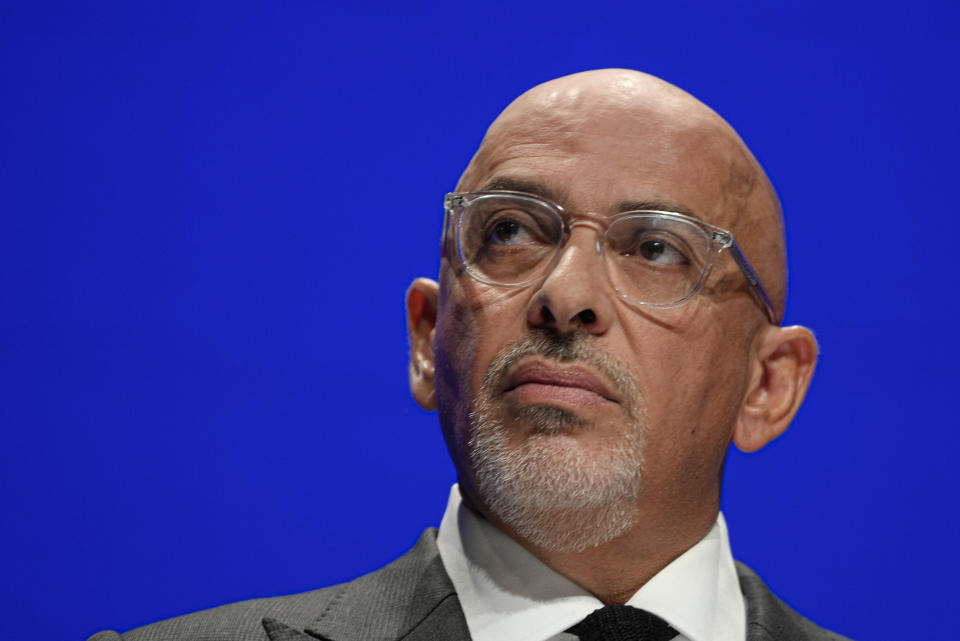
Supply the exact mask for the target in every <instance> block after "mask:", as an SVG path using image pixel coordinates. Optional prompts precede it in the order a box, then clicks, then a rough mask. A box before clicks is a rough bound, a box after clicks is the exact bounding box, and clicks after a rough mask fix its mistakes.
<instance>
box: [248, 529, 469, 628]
mask: <svg viewBox="0 0 960 641" xmlns="http://www.w3.org/2000/svg"><path fill="white" fill-rule="evenodd" d="M436 535H437V532H436V530H435V529H430V530H427V531H426V532H424V533H423V535H422V536H421V537H420V540H419V541H418V542H417V545H415V546H414V548H413V549H412V550H410V551H409V552H408V553H407V554H405V555H403V556H402V557H400V558H399V559H397V560H396V561H394V562H393V563H391V564H390V565H388V566H387V567H385V568H383V569H382V570H378V571H376V572H373V573H371V574H368V575H366V576H363V577H360V578H359V579H357V580H356V581H353V582H351V583H348V584H346V585H344V586H342V588H341V590H340V592H339V593H338V594H337V595H335V596H334V597H333V599H332V600H331V602H330V605H329V606H328V607H327V608H326V609H325V610H324V611H323V612H322V613H321V614H320V615H319V616H317V617H316V618H315V619H314V620H313V622H311V623H310V625H309V626H307V628H306V633H307V634H309V635H311V636H310V637H295V636H291V637H284V636H277V637H276V638H274V637H273V636H271V641H293V640H294V639H296V640H297V641H300V640H301V639H311V641H313V639H324V640H329V641H398V640H400V639H403V640H404V641H415V640H416V641H419V640H424V641H425V640H426V639H451V640H454V641H469V639H470V634H469V632H468V631H467V624H466V620H465V619H464V618H463V610H461V608H460V601H459V600H458V599H457V595H456V593H455V592H454V590H453V584H452V583H451V582H450V579H449V577H448V576H447V573H446V571H445V570H444V569H443V563H442V562H441V561H440V555H439V553H438V552H437V544H436ZM266 625H267V624H266V621H265V622H264V628H265V629H266ZM288 629H289V628H288ZM267 633H268V634H271V632H270V630H267ZM280 633H281V631H280V630H279V629H278V630H277V632H276V633H275V634H278V635H279V634H280ZM284 633H285V632H284Z"/></svg>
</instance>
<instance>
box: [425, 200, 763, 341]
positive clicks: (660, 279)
mask: <svg viewBox="0 0 960 641" xmlns="http://www.w3.org/2000/svg"><path fill="white" fill-rule="evenodd" d="M444 206H445V209H446V215H447V223H446V225H450V224H452V225H453V228H454V231H455V234H456V239H457V255H458V256H459V258H460V261H461V262H462V263H463V266H464V268H465V269H466V270H467V272H469V273H470V275H471V276H472V277H473V278H475V279H476V280H478V281H480V282H482V283H486V284H488V285H499V286H503V287H524V286H526V285H530V284H531V283H533V282H535V281H537V280H539V279H541V278H543V277H544V276H545V275H546V274H547V273H549V272H550V270H551V269H552V268H553V266H554V265H555V263H556V262H557V259H558V258H559V256H560V254H561V250H562V249H563V247H564V246H565V245H566V243H567V241H568V240H569V238H570V233H571V231H572V230H573V227H575V226H576V225H578V224H580V225H583V224H588V221H589V222H592V223H594V224H596V225H599V226H600V227H602V228H603V233H602V235H601V234H599V233H598V234H597V241H596V251H597V254H598V255H600V254H602V255H603V257H604V264H605V265H606V269H607V274H608V275H609V277H610V279H611V282H612V283H613V286H614V288H615V289H616V291H617V293H618V294H619V295H620V297H622V298H623V299H624V300H626V301H628V302H630V303H632V304H634V305H639V306H644V307H651V308H657V309H667V308H671V307H678V306H680V305H683V304H684V303H686V302H687V301H688V300H690V298H691V297H692V296H693V295H694V293H696V291H697V290H698V289H699V288H700V286H701V285H702V284H703V282H704V281H705V280H706V279H707V276H708V275H709V274H710V270H711V268H712V267H713V265H714V263H715V261H716V259H717V256H719V255H720V252H722V251H723V250H724V249H726V250H729V252H730V256H731V257H732V258H733V260H734V262H736V264H737V266H738V267H740V271H741V272H742V273H743V276H744V278H746V279H747V282H748V283H749V284H750V287H751V289H752V290H753V291H754V293H755V294H756V296H757V298H758V299H759V302H760V303H761V304H762V306H763V308H764V310H765V311H766V313H767V317H768V318H769V319H770V322H771V323H773V324H774V325H776V324H778V323H777V320H776V314H775V313H774V311H773V305H772V304H771V303H770V297H769V296H767V292H766V290H765V289H764V288H763V285H762V284H760V279H759V278H757V274H756V272H755V271H754V270H753V268H752V267H751V266H750V262H749V261H748V260H747V257H746V256H744V254H743V251H742V250H741V249H740V247H739V246H738V245H737V241H736V240H734V238H733V234H732V233H731V232H729V231H727V230H725V229H721V228H719V227H716V226H714V225H710V224H708V223H705V222H703V221H701V220H698V219H696V218H693V217H691V216H686V215H684V214H678V213H675V212H669V211H652V210H643V211H628V212H623V213H620V214H616V215H614V216H611V217H609V218H608V217H604V216H599V215H597V214H593V213H577V214H571V213H568V212H566V211H565V210H564V209H563V207H561V206H560V205H558V204H556V203H552V202H550V201H548V200H544V199H543V198H539V197H537V196H532V195H530V194H526V193H522V192H514V191H472V192H460V193H451V194H447V195H446V197H445V199H444ZM446 225H445V228H447V226H446Z"/></svg>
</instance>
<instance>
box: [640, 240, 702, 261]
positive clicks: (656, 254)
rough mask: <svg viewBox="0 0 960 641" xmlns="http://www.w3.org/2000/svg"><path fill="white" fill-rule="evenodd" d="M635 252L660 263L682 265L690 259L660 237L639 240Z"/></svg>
mask: <svg viewBox="0 0 960 641" xmlns="http://www.w3.org/2000/svg"><path fill="white" fill-rule="evenodd" d="M636 247H637V250H636V253H637V255H639V256H640V257H641V258H643V259H645V260H647V261H649V262H651V263H657V264H660V265H683V264H686V263H688V262H690V261H688V260H687V257H686V256H684V255H683V254H682V253H681V252H680V251H679V250H677V248H676V247H674V246H673V245H671V244H670V243H668V242H666V241H665V240H662V239H649V240H639V241H638V242H637V244H636Z"/></svg>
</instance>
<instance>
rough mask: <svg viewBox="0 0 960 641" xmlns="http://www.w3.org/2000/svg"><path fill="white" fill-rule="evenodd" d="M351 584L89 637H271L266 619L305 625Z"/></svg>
mask: <svg viewBox="0 0 960 641" xmlns="http://www.w3.org/2000/svg"><path fill="white" fill-rule="evenodd" d="M345 585H347V584H338V585H333V586H330V587H327V588H321V589H319V590H312V591H310V592H301V593H299V594H290V595H286V596H278V597H269V598H263V599H251V600H248V601H237V602H236V603H228V604H226V605H221V606H218V607H215V608H210V609H208V610H200V611H198V612H191V613H190V614H185V615H183V616H178V617H174V618H172V619H166V620H163V621H157V622H156V623H151V624H149V625H145V626H143V627H140V628H135V629H133V630H130V631H129V632H126V633H124V634H117V633H116V632H113V631H110V630H108V631H104V632H99V633H97V634H95V635H93V636H92V637H90V638H89V639H88V641H175V640H176V641H269V637H268V636H267V634H266V632H265V630H264V628H263V619H264V618H267V619H279V620H281V621H284V622H285V623H287V624H289V625H293V626H299V627H300V629H302V628H303V627H305V626H306V625H307V624H308V623H309V622H310V621H312V620H313V619H314V618H316V617H317V616H318V614H319V613H321V612H323V610H324V609H325V608H326V607H327V605H328V604H329V603H330V601H332V600H333V599H334V598H335V597H336V595H337V594H338V593H339V592H341V591H342V590H343V587H344V586H345Z"/></svg>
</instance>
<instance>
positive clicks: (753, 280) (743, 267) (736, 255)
mask: <svg viewBox="0 0 960 641" xmlns="http://www.w3.org/2000/svg"><path fill="white" fill-rule="evenodd" d="M732 240H733V242H732V243H730V247H729V250H730V255H731V256H732V257H733V260H734V262H736V263H737V267H739V268H740V271H741V272H743V276H744V278H746V279H747V282H748V283H750V287H752V288H753V291H754V292H756V294H757V296H758V297H759V298H760V302H762V303H763V307H764V309H765V310H766V312H767V317H768V318H769V319H770V322H771V323H773V324H774V325H779V324H780V323H779V322H778V321H777V315H776V313H775V312H774V311H773V303H771V302H770V297H769V296H767V290H765V289H764V288H763V284H762V283H761V282H760V278H759V277H758V276H757V272H755V271H754V270H753V267H752V266H751V265H750V261H749V260H747V257H746V256H745V255H744V254H743V250H741V249H740V245H738V244H737V241H736V239H732Z"/></svg>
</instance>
